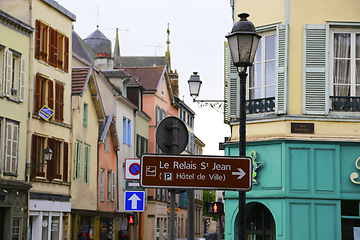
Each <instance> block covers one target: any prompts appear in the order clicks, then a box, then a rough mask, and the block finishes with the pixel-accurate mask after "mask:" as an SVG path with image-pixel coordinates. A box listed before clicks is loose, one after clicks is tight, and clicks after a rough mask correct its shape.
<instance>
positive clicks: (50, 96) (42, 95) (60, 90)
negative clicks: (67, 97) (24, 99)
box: [34, 74, 64, 122]
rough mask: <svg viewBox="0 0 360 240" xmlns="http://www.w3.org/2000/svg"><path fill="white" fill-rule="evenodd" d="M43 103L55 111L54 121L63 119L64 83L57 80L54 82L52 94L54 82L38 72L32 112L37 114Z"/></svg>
mask: <svg viewBox="0 0 360 240" xmlns="http://www.w3.org/2000/svg"><path fill="white" fill-rule="evenodd" d="M54 101H55V104H54ZM44 105H46V106H47V107H49V108H50V109H53V110H54V111H55V114H54V115H55V120H56V121H59V122H63V121H64V85H63V84H61V83H58V82H56V83H55V96H54V82H53V81H52V80H50V79H47V78H45V77H43V76H41V75H40V74H36V85H35V101H34V112H35V113H36V114H38V112H39V110H40V109H41V108H42V107H43V106H44ZM54 105H55V106H54ZM54 107H55V109H54Z"/></svg>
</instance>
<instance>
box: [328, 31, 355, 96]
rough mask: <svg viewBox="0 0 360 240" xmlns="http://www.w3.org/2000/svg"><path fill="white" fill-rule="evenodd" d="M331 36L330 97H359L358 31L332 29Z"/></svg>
mask: <svg viewBox="0 0 360 240" xmlns="http://www.w3.org/2000/svg"><path fill="white" fill-rule="evenodd" d="M332 32H333V34H332V35H331V36H332V46H333V47H332V59H331V61H330V63H331V64H332V91H331V92H332V95H333V96H348V97H359V96H360V31H359V30H358V29H356V30H354V29H353V30H352V29H341V30H340V29H334V30H333V31H332Z"/></svg>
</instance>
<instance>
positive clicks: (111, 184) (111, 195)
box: [107, 170, 115, 202]
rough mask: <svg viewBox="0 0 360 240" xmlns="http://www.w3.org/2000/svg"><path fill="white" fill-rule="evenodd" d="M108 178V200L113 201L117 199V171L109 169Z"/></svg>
mask: <svg viewBox="0 0 360 240" xmlns="http://www.w3.org/2000/svg"><path fill="white" fill-rule="evenodd" d="M107 180H108V181H107V200H108V201H109V202H112V201H114V200H115V172H113V171H111V170H108V179H107Z"/></svg>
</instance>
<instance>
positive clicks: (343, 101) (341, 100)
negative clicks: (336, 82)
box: [330, 96, 360, 112]
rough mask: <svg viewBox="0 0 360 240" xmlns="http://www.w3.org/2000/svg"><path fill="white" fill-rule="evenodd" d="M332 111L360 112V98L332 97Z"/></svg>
mask: <svg viewBox="0 0 360 240" xmlns="http://www.w3.org/2000/svg"><path fill="white" fill-rule="evenodd" d="M330 99H331V110H332V111H344V112H360V97H348V96H330Z"/></svg>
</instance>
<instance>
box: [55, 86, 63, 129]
mask: <svg viewBox="0 0 360 240" xmlns="http://www.w3.org/2000/svg"><path fill="white" fill-rule="evenodd" d="M55 120H56V121H59V122H63V121H64V85H62V84H60V83H55Z"/></svg>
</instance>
